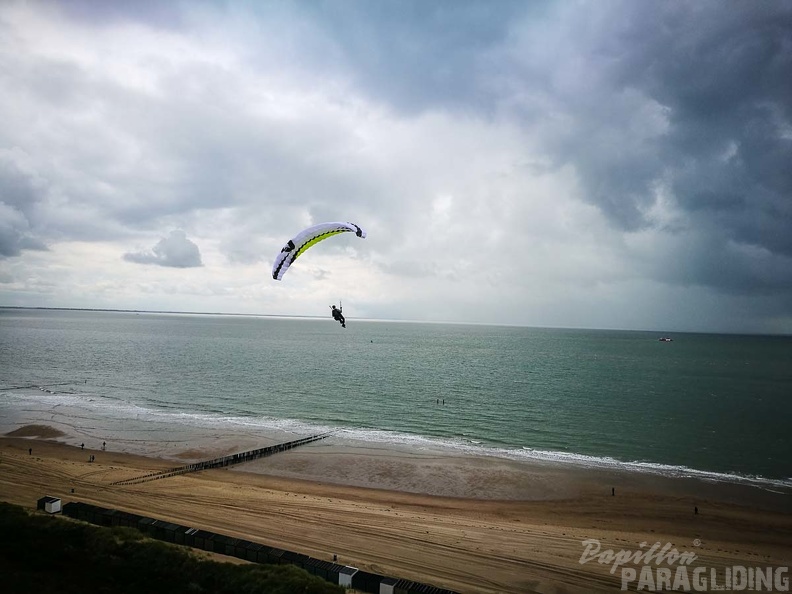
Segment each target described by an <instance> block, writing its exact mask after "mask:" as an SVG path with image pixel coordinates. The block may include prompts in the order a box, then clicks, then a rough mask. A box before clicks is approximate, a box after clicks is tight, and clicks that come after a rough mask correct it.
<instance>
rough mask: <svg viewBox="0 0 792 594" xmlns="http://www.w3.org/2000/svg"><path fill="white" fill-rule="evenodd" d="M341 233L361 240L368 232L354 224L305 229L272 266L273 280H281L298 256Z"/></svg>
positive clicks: (290, 242) (282, 251)
mask: <svg viewBox="0 0 792 594" xmlns="http://www.w3.org/2000/svg"><path fill="white" fill-rule="evenodd" d="M340 233H354V234H355V235H357V236H358V237H360V238H365V237H366V232H365V231H363V229H361V228H360V227H358V226H357V225H355V224H354V223H320V224H318V225H314V226H312V227H308V228H307V229H303V230H302V231H300V232H299V233H298V234H297V235H296V236H295V237H293V238H292V239H290V240H289V241H288V242H287V243H286V245H285V246H283V249H281V251H280V253H279V254H278V255H277V256H276V257H275V263H274V264H273V265H272V278H274V279H275V280H281V279H282V278H283V275H284V274H286V271H287V270H288V269H289V266H291V264H292V262H294V261H295V260H296V259H297V256H299V255H301V254H302V253H303V252H305V250H307V249H308V248H310V247H311V246H314V245H316V244H317V243H319V242H320V241H324V240H325V239H327V238H329V237H333V236H334V235H339V234H340Z"/></svg>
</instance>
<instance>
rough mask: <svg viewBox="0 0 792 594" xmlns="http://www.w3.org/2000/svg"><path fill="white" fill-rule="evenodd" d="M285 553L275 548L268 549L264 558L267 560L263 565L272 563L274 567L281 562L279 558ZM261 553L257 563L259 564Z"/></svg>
mask: <svg viewBox="0 0 792 594" xmlns="http://www.w3.org/2000/svg"><path fill="white" fill-rule="evenodd" d="M285 552H286V551H284V550H283V549H278V548H275V547H269V548H268V549H267V553H266V558H267V560H266V561H264V563H272V564H274V565H278V564H279V563H280V562H281V557H283V554H284V553H285ZM261 562H262V561H261V553H259V563H261Z"/></svg>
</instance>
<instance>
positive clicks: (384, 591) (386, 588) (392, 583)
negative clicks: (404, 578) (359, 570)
mask: <svg viewBox="0 0 792 594" xmlns="http://www.w3.org/2000/svg"><path fill="white" fill-rule="evenodd" d="M397 583H399V580H397V579H396V578H389V577H386V578H382V581H381V582H380V587H379V594H394V592H395V591H396V584H397Z"/></svg>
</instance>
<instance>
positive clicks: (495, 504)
mask: <svg viewBox="0 0 792 594" xmlns="http://www.w3.org/2000/svg"><path fill="white" fill-rule="evenodd" d="M12 433H13V434H12V435H8V436H5V437H3V438H0V500H3V501H8V502H11V503H15V504H18V505H22V506H25V507H28V508H34V507H35V504H36V500H37V499H38V498H39V497H41V496H43V495H52V496H56V497H61V498H62V499H63V500H64V502H66V501H85V502H88V503H94V504H97V505H102V506H105V507H113V508H117V509H123V510H127V511H130V512H134V513H138V514H142V515H147V516H151V517H155V518H162V519H167V520H171V521H174V522H177V523H180V524H184V525H188V526H194V527H198V528H204V529H209V530H213V531H215V532H220V533H224V534H229V535H233V536H237V537H240V538H247V539H250V540H253V541H257V542H262V543H265V544H269V545H271V546H277V547H280V548H284V549H288V550H292V551H297V552H300V553H304V554H307V555H310V556H312V557H315V558H319V559H326V560H332V558H333V554H337V555H338V561H339V562H340V563H344V564H347V565H352V566H355V567H358V568H361V569H364V570H367V571H372V572H375V573H381V574H384V575H389V576H393V577H400V578H407V579H411V580H416V581H420V582H424V583H427V584H432V585H435V586H440V587H445V588H450V589H453V590H457V591H459V592H463V593H500V592H559V593H560V592H581V593H582V592H592V591H615V590H618V589H619V587H620V585H621V572H620V570H616V571H615V572H614V573H613V574H611V573H610V571H609V570H610V565H608V564H599V563H597V561H596V560H594V561H589V562H588V563H584V564H581V563H580V560H581V555H582V553H583V551H584V545H583V544H582V542H583V541H585V540H587V539H597V540H598V541H599V542H600V544H601V547H602V549H603V550H605V549H613V550H614V551H617V552H618V551H620V550H622V549H624V550H628V551H640V550H641V549H640V548H639V547H640V543H642V542H646V543H648V545H649V546H651V544H653V543H655V542H658V543H660V545H661V546H662V545H665V544H667V543H670V544H671V545H673V547H675V548H676V549H678V550H679V551H680V552H682V551H691V552H694V553H695V554H696V555H697V557H698V558H697V560H696V561H695V562H694V564H693V565H692V566H691V568H692V567H695V566H701V567H707V568H714V569H715V570H716V571H719V572H721V574H722V571H723V569H724V568H725V567H731V566H735V565H741V566H745V567H767V566H788V565H789V561H790V559H792V503H791V501H790V500H791V499H792V495H790V493H773V492H770V491H767V490H760V489H757V488H754V487H750V486H746V485H733V484H722V483H720V484H715V483H708V482H704V481H701V480H692V479H670V478H664V477H659V476H653V475H648V474H636V473H619V472H613V471H597V470H586V469H581V468H575V467H566V466H559V465H551V464H540V463H537V464H524V463H518V462H513V463H512V462H510V461H504V460H500V459H489V458H468V457H462V456H459V457H437V456H435V455H433V454H431V453H415V452H409V451H402V452H399V451H392V450H378V449H374V448H368V449H367V448H361V449H354V450H350V449H348V448H346V449H345V448H339V447H337V446H334V445H333V444H332V443H329V444H328V443H323V442H319V443H318V444H316V445H315V446H313V445H309V446H303V447H301V448H299V449H296V450H293V451H290V452H285V453H282V454H277V455H274V456H272V457H269V458H265V459H262V460H259V461H256V462H253V463H247V464H243V465H239V466H236V467H234V468H233V469H217V470H208V471H203V472H199V473H194V474H187V475H182V476H175V477H171V478H167V479H162V480H156V481H152V482H147V483H142V484H137V485H128V486H113V485H111V483H112V482H114V481H118V480H122V479H126V478H132V477H135V476H139V475H143V474H146V473H148V472H151V471H152V470H159V469H165V468H169V467H172V466H174V465H178V464H174V462H173V460H163V459H159V458H153V457H146V456H141V455H135V454H128V453H119V452H113V451H112V444H111V443H108V451H102V450H97V449H88V448H86V449H85V450H81V449H80V448H79V447H74V446H73V445H67V444H64V443H61V442H59V441H57V439H58V438H60V437H62V435H60V434H59V433H60V432H58V431H57V430H55V429H52V428H48V427H46V426H38V427H31V426H27V427H22V428H20V429H18V430H17V431H15V432H12ZM29 448H32V450H33V453H32V455H31V454H29V453H28V449H29ZM197 454H200V451H194V452H189V453H187V454H185V455H184V456H183V458H192V457H193V456H194V455H197ZM213 454H214V453H212V455H206V456H203V457H204V458H211V457H213ZM91 455H93V456H95V462H93V463H90V462H89V461H88V460H89V457H90V456H91ZM612 488H615V496H614V495H612V494H611V493H612V491H611V489H612ZM71 489H74V491H75V492H74V493H73V494H72V493H71V492H70V491H71ZM694 507H697V508H698V510H699V513H698V514H694ZM635 567H637V568H638V571H640V569H641V567H642V566H635ZM672 567H675V566H672ZM787 575H788V574H787ZM632 589H633V590H634V589H635V584H633V587H632Z"/></svg>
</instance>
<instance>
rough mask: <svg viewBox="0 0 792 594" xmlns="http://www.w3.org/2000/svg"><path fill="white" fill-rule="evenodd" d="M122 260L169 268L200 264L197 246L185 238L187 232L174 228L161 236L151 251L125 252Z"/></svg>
mask: <svg viewBox="0 0 792 594" xmlns="http://www.w3.org/2000/svg"><path fill="white" fill-rule="evenodd" d="M124 260H126V261H127V262H135V263H136V264H156V265H157V266H166V267H169V268H194V267H196V266H202V264H201V252H200V250H199V249H198V246H197V245H195V243H193V242H192V241H190V240H189V239H187V234H186V233H185V232H184V231H182V230H180V229H176V230H173V231H171V232H170V235H168V237H163V238H162V239H160V240H159V241H158V242H157V244H156V245H155V246H154V247H153V248H152V249H151V251H139V252H127V253H126V254H124Z"/></svg>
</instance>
